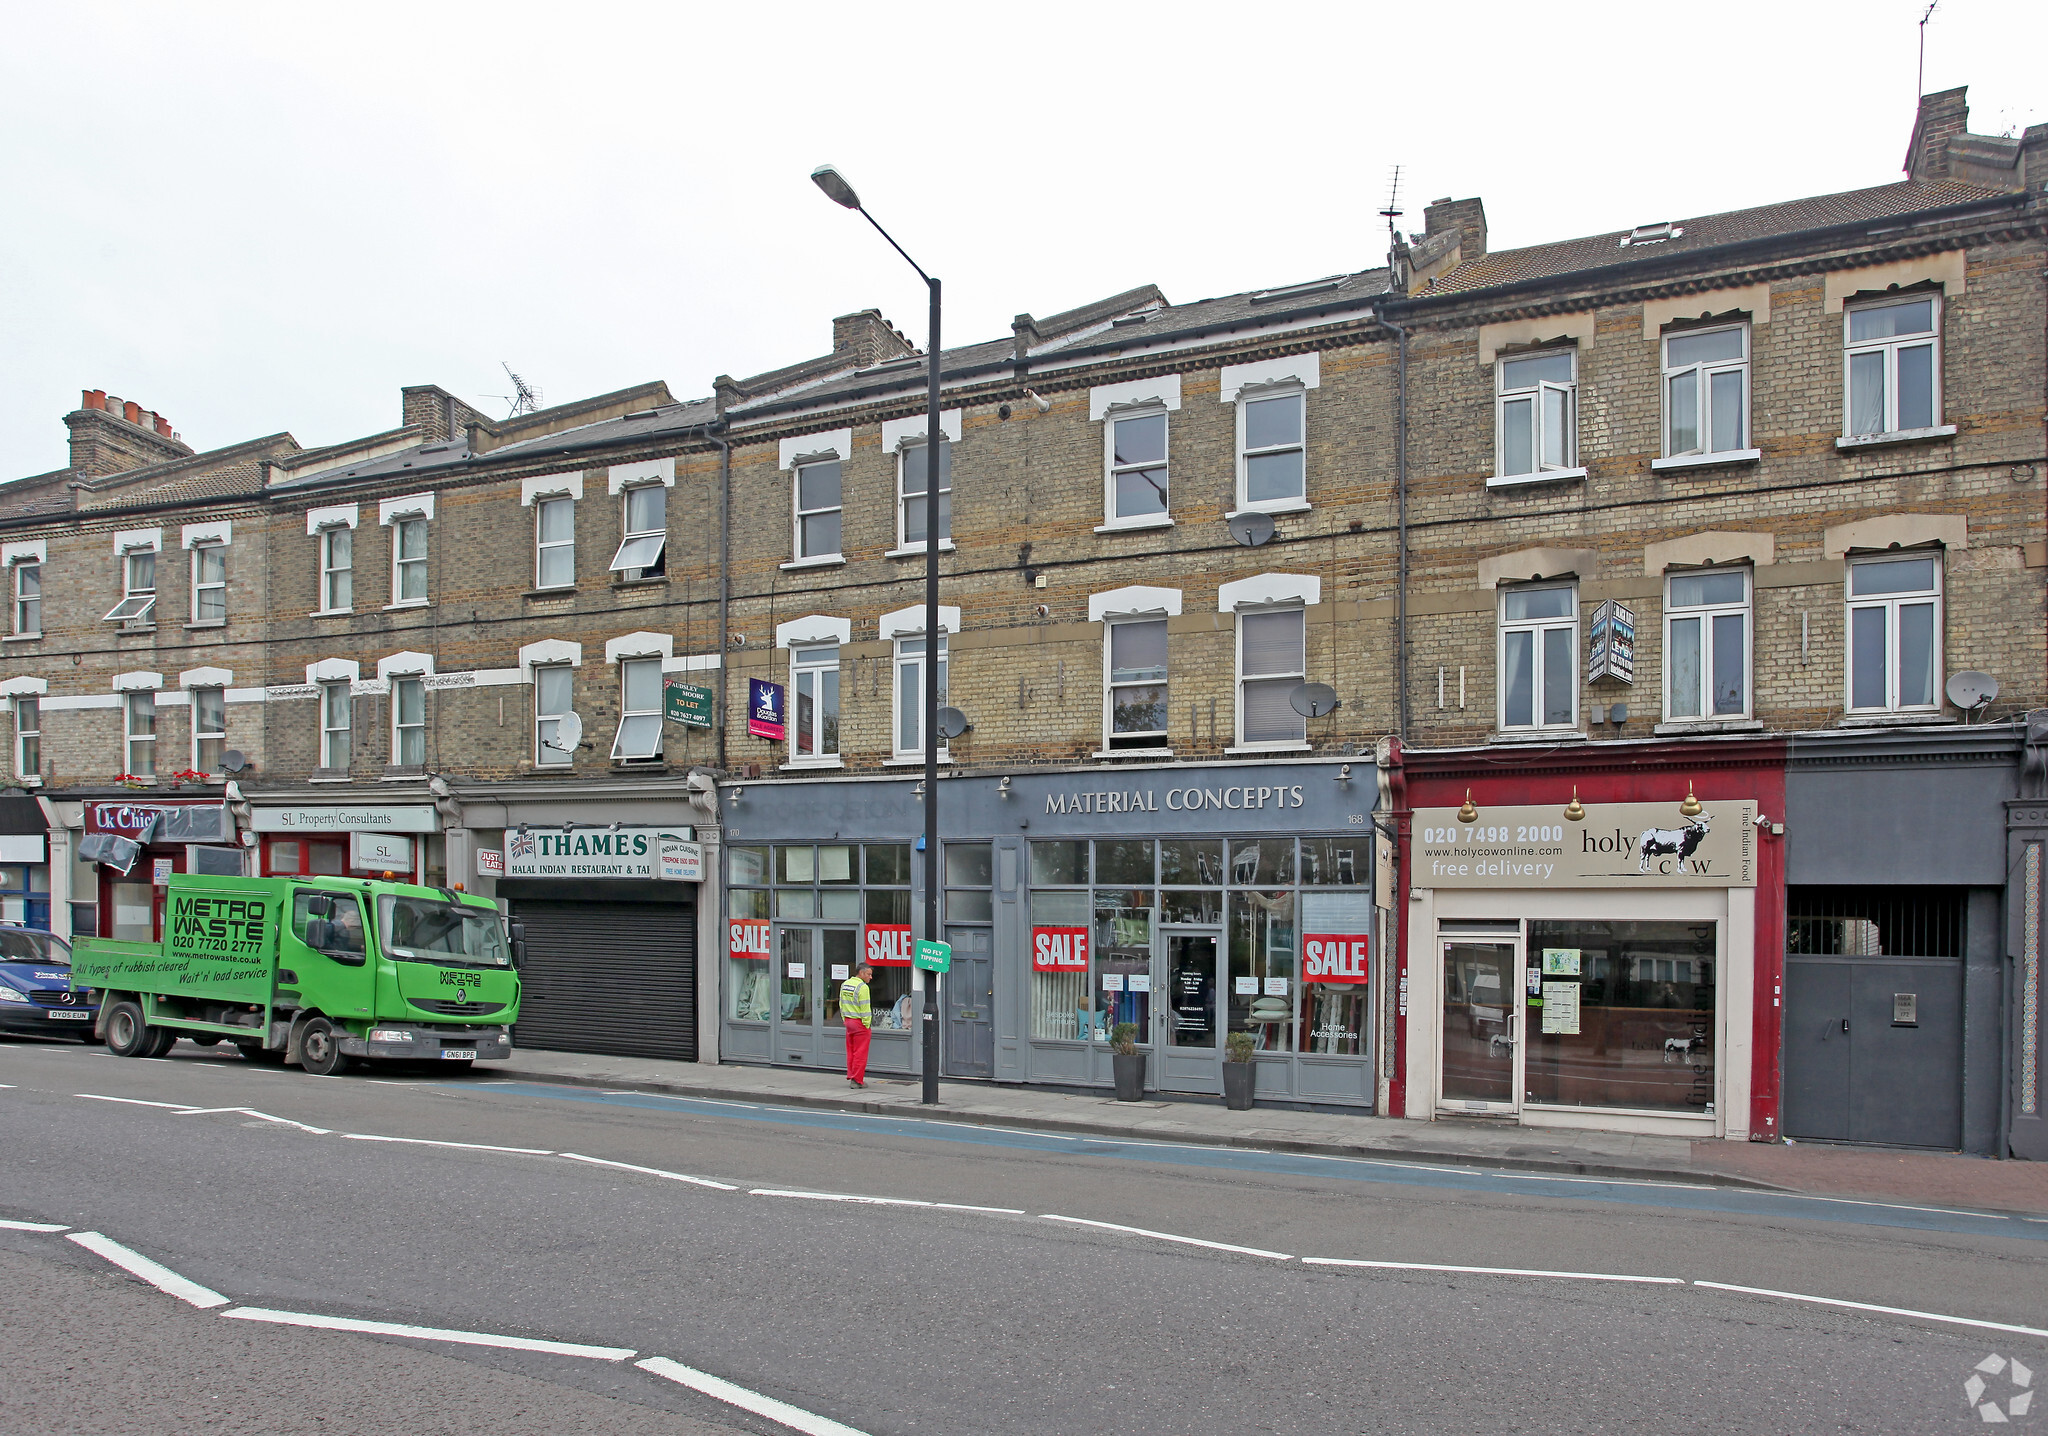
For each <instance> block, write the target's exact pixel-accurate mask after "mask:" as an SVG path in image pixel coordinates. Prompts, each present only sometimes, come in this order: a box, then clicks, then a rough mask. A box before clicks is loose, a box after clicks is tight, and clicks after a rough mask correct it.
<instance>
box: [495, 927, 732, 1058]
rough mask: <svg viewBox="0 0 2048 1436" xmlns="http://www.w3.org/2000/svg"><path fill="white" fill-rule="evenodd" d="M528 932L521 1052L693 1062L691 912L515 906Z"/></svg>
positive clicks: (518, 1032)
mask: <svg viewBox="0 0 2048 1436" xmlns="http://www.w3.org/2000/svg"><path fill="white" fill-rule="evenodd" d="M512 915H513V917H515V918H517V919H518V920H520V921H521V922H524V923H525V924H526V967H525V969H524V970H523V971H522V972H521V974H520V976H521V978H522V980H523V982H524V984H525V992H524V995H523V998H522V1000H521V1003H520V1009H519V1025H518V1026H517V1027H516V1028H514V1029H513V1033H512V1040H513V1043H514V1044H515V1045H516V1046H520V1047H541V1048H550V1049H553V1050H555V1051H558V1052H599V1053H605V1054H608V1055H611V1056H617V1057H666V1058H670V1059H673V1060H675V1061H681V1062H694V1061H696V1060H697V909H696V906H695V905H694V904H690V905H687V906H685V905H674V904H662V905H653V904H634V905H629V904H610V903H571V902H522V901H514V902H513V904H512Z"/></svg>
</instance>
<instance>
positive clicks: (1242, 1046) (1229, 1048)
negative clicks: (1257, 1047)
mask: <svg viewBox="0 0 2048 1436" xmlns="http://www.w3.org/2000/svg"><path fill="white" fill-rule="evenodd" d="M1252 1040H1253V1039H1252V1035H1251V1033H1249V1032H1233V1033H1231V1034H1230V1035H1229V1036H1228V1037H1226V1038H1224V1039H1223V1049H1224V1051H1223V1060H1224V1061H1225V1062H1249V1061H1251V1060H1252Z"/></svg>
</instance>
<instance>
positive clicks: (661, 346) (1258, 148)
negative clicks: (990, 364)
mask: <svg viewBox="0 0 2048 1436" xmlns="http://www.w3.org/2000/svg"><path fill="white" fill-rule="evenodd" d="M1920 10H1921V0H1849V2H1848V3H1836V4H1814V3H1806V0H1771V3H1752V0H1719V3H1716V4H1713V5H1709V6H1705V7H1702V6H1698V5H1683V6H1658V5H1654V4H1644V3H1641V0H1633V3H1624V4H1609V3H1600V4H1578V5H1568V6H1558V5H1550V6H1540V5H1530V4H1527V3H1517V4H1501V5H1498V6H1489V5H1485V4H1477V5H1475V4H1469V3H1468V4H1465V5H1459V6H1442V7H1432V6H1430V5H1427V4H1416V3H1414V0H1405V3H1398V4H1363V3H1354V4H1349V5H1324V4H1314V3H1308V0H1295V3H1292V4H1287V5H1269V6H1257V5H1245V4H1242V3H1222V4H1211V3H1194V0H1184V3H1174V4H1142V5H1141V4H1128V3H1118V0H1091V3H1085V4H1069V3H1062V0H1039V3H1033V4H1019V5H1010V6H989V5H964V4H958V3H955V4H934V5H913V4H894V5H891V4H881V3H872V0H870V3H844V0H841V3H835V4H822V5H811V4H774V5H764V4H753V5H745V4H742V5H722V6H718V7H715V8H714V7H712V6H709V5H676V4H667V5H639V6H635V5H627V4H618V5H581V6H572V5H560V4H556V5H537V4H525V3H512V0H500V3H491V4H477V5H458V4H453V3H437V0H411V3H406V4H386V3H378V0H359V3H353V4H349V5H343V6H318V7H315V6H309V5H277V4H261V5H253V4H252V5H243V4H227V3H200V0H193V3H184V4H175V5H163V4H123V3H113V4H99V5H93V6H89V7H88V6H75V5H58V4H48V3H35V0H5V3H0V22H4V27H5V28H4V33H5V35H6V41H5V44H4V47H0V181H4V188H0V194H4V195H5V197H6V203H5V212H6V219H5V220H4V222H0V478H8V477H16V476H20V475H23V474H30V473H40V472H44V471H46V470H49V469H53V468H58V467H61V466H62V465H63V464H64V463H65V462H66V450H65V430H64V427H63V424H62V422H61V416H62V415H63V414H65V413H66V412H68V411H70V410H71V409H74V408H76V407H77V405H78V395H79V391H80V390H81V389H88V388H104V389H107V390H109V391H110V392H112V393H116V394H119V395H121V396H122V397H123V398H128V399H133V400H135V401H137V402H138V403H140V404H141V405H142V406H143V407H144V408H150V409H155V410H157V411H158V412H159V413H162V414H164V415H166V416H167V417H169V418H170V420H171V421H172V422H173V423H174V424H175V425H176V426H177V428H178V429H179V430H180V431H181V432H182V433H183V435H184V436H185V439H186V441H187V442H189V443H191V444H193V445H194V446H195V447H197V448H200V449H207V448H214V447H218V446H221V445H225V444H230V443H235V442H237V441H240V440H242V439H246V438H251V437H255V436H257V435H261V434H267V433H273V432H276V431H278V430H281V429H288V430H290V431H291V432H292V433H293V434H294V435H295V436H296V437H297V438H298V440H299V441H300V442H301V443H302V444H305V445H308V446H313V445H318V444H324V443H331V442H335V441H337V440H341V439H345V438H349V437H352V436H355V435H359V434H365V433H372V432H375V431H377V430H380V429H384V428H389V427H393V426H395V425H396V424H397V423H398V418H399V399H398V389H399V387H400V386H401V385H404V384H418V383H435V384H440V385H442V386H443V387H445V388H447V389H450V390H452V391H453V392H455V393H457V394H460V395H462V396H463V397H464V398H466V399H469V400H470V401H471V402H473V403H476V404H477V405H478V406H479V407H481V408H483V409H484V410H485V412H487V413H491V414H494V415H495V414H502V413H503V412H505V408H504V405H503V404H502V403H501V402H500V401H498V400H495V399H491V398H487V397H485V396H488V395H495V394H504V393H506V392H507V391H508V389H509V387H510V386H509V384H508V383H507V381H506V379H505V377H504V374H503V372H502V371H501V370H500V369H499V368H498V361H499V360H501V359H503V360H508V361H510V363H511V365H512V367H513V368H515V369H517V370H519V371H520V372H521V373H522V374H524V375H525V376H526V377H527V378H528V379H529V380H531V381H532V382H534V383H536V384H537V385H539V386H540V387H541V389H542V391H543V395H544V398H545V399H546V400H547V401H548V402H550V403H561V402H565V401H568V400H572V399H576V398H580V397H583V396H587V395H592V394H598V393H603V392H605V391H607V390H611V389H617V388H622V387H625V386H627V385H630V384H635V383H640V382H643V381H647V380H652V379H665V380H667V381H668V384H669V387H670V389H671V390H672V391H673V392H674V393H675V394H676V396H677V397H678V398H691V397H696V396H700V395H703V394H707V393H709V392H710V387H711V379H712V376H713V375H715V374H719V373H731V374H734V375H746V374H749V373H754V372H758V371H760V370H764V369H769V368H774V367H777V366H780V365H783V364H788V363H794V362H796V361H798V360H801V359H806V358H810V357H812V356H814V355H817V354H821V353H823V352H825V350H826V349H827V348H829V334H830V320H831V318H832V316H833V315H835V314H841V313H846V312H848V311H851V310H855V309H861V308H865V307H868V306H871V305H872V306H878V307H880V308H881V309H882V310H883V312H884V313H885V314H887V315H888V316H889V317H890V318H891V319H892V320H893V321H894V322H895V323H896V324H897V326H898V327H899V328H901V329H903V330H904V331H905V333H906V334H908V335H909V337H910V338H911V340H912V341H913V342H915V343H918V344H922V343H923V342H924V337H925V331H924V324H925V316H924V294H923V289H922V286H921V285H919V284H918V282H917V279H916V276H915V275H913V274H912V273H911V272H910V270H909V269H908V267H907V266H905V265H904V264H903V263H902V261H901V260H899V259H898V258H897V257H896V256H895V255H894V254H893V253H891V252H890V251H889V250H888V249H887V248H886V246H884V245H883V243H882V241H881V239H880V237H879V236H877V235H875V234H874V233H873V232H872V231H871V230H869V229H868V228H867V226H866V225H865V224H864V223H863V222H862V221H861V220H860V218H859V217H858V216H857V215H854V214H852V213H850V212H848V211H845V210H841V209H838V208H837V207H835V206H833V205H831V204H829V203H828V202H827V201H826V200H825V199H824V197H823V196H822V195H820V194H819V193H818V192H817V191H816V190H815V189H814V188H813V187H812V185H811V184H810V181H809V179H808V174H809V172H810V169H811V167H812V166H813V165H816V164H818V163H820V162H821V161H826V160H830V161H831V162H833V163H835V164H837V165H839V166H840V168H841V169H842V170H843V171H844V172H845V173H846V174H847V175H848V176H849V177H850V178H851V179H852V180H853V181H854V183H855V184H856V185H857V186H858V187H859V189H860V191H861V195H862V198H863V199H864V200H865V201H866V202H867V204H868V206H869V207H870V209H871V210H873V211H874V213H875V214H876V215H877V217H878V218H880V219H881V221H882V223H884V224H885V225H888V226H889V227H890V229H891V230H892V232H894V233H895V235H896V237H897V238H898V239H899V240H900V241H902V242H903V244H904V245H905V247H906V248H908V249H909V250H910V252H911V253H912V254H914V255H916V256H917V257H918V259H919V261H920V262H921V263H922V264H924V265H925V267H926V268H927V269H930V270H931V271H933V272H934V273H936V274H938V275H940V276H941V277H942V278H943V279H944V280H945V282H946V295H947V308H946V316H947V317H946V337H947V339H948V341H949V342H951V343H954V344H959V343H965V342H969V341H973V340H980V339H988V338H994V337H997V336H1000V335H1005V334H1007V333H1008V332H1009V325H1010V318H1011V316H1012V315H1013V314H1016V313H1018V312H1019V311H1024V310H1028V311H1031V312H1033V313H1036V314H1040V315H1044V314H1049V313H1053V312H1055V311H1057V310H1060V309H1065V308H1069V307H1071V306H1074V305H1077V304H1082V303H1086V302H1088V301H1089V300H1092V299H1096V298H1099V297H1102V296H1105V295H1108V294H1112V293H1115V292H1117V291H1119V290H1122V289H1126V288H1129V287H1131V286H1134V285H1138V284H1143V283H1146V282H1151V283H1156V284H1158V285H1159V286H1160V287H1161V288H1163V289H1164V290H1165V291H1166V294H1167V297H1168V298H1169V299H1172V300H1174V301H1176V302H1186V301H1189V300H1193V299H1199V298H1202V297H1205V296H1208V295H1214V294H1227V293H1231V292H1234V291H1237V290H1243V289H1250V288H1257V287H1263V286H1267V285H1273V284H1281V283H1286V282H1289V281H1293V280H1299V279H1305V278H1312V277H1314V276H1317V275H1321V274H1327V273H1332V272H1336V271H1341V270H1352V269H1362V268H1369V267H1372V266H1374V265H1377V264H1379V263H1380V262H1382V260H1383V258H1384V255H1385V252H1386V244H1385V231H1384V222H1383V221H1382V220H1380V219H1379V217H1378V216H1377V214H1376V211H1378V210H1379V209H1380V208H1381V207H1382V205H1383V204H1384V203H1385V200H1386V193H1387V181H1388V175H1389V171H1390V169H1391V167H1392V166H1393V165H1394V164H1396V163H1399V164H1400V165H1402V167H1403V175H1402V182H1401V195H1402V202H1403V207H1404V208H1405V209H1406V210H1407V216H1406V219H1405V220H1404V221H1403V227H1404V228H1407V229H1414V230H1419V229H1420V228H1421V227H1422V207H1423V205H1424V203H1426V202H1427V201H1428V200H1429V199H1431V198H1434V197H1436V196H1439V195H1446V194H1456V195H1459V196H1465V195H1474V194H1477V195H1480V196H1482V197H1483V198H1484V199H1485V201H1486V208H1487V215H1488V219H1489V222H1490V224H1491V227H1492V238H1491V243H1492V245H1493V247H1494V248H1508V247H1511V246H1514V245H1520V244H1530V243H1536V242H1541V241H1545V240H1552V239H1564V238H1569V237H1572V236H1574V235H1580V234H1587V233H1595V232H1599V231H1601V230H1607V229H1614V228H1619V227H1625V226H1628V225H1633V224H1637V223H1644V222H1649V221H1654V220H1661V219H1671V218H1682V217H1685V216H1690V215H1697V214H1706V213H1712V212H1714V211H1718V210H1724V209H1734V208H1740V207H1744V206H1748V205H1755V204H1764V203H1769V202H1772V201H1775V200H1781V199H1790V198H1795V197H1798V196H1802V195H1807V194H1815V193H1824V192H1827V191H1831V190H1842V189H1852V188H1857V187H1861V186H1864V185H1873V184H1884V183H1888V182H1890V181H1892V180H1895V179H1897V178H1900V161H1901V158H1902V156H1903V155H1904V153H1905V146H1906V138H1907V134H1908V130H1909V128H1910V125H1911V122H1912V114H1913V93H1914V65H1915V39H1916V35H1915V28H1914V27H1915V22H1916V21H1917V20H1918V19H1919V16H1920ZM2044 42H2048V4H2042V3H2040V0H1943V3H1942V6H1941V8H1940V9H1939V10H1938V11H1937V12H1936V14H1935V17H1934V20H1933V22H1932V24H1931V25H1930V26H1929V30H1928V45H1927V79H1926V88H1927V89H1929V90H1935V89H1941V88H1946V87H1949V86H1953V85H1960V84H1968V85H1969V86H1970V87H1971V91H1970V98H1971V101H1972V113H1971V128H1972V129H1974V130H1977V131H1980V132H1990V133H2000V132H2003V131H2005V130H2006V129H2007V128H2008V127H2010V126H2023V125H2025V124H2028V123H2037V122H2040V121H2042V120H2044V119H2048V83H2044V82H2043V81H2042V80H2041V78H2040V69H2039V60H2040V56H2041V55H2042V54H2043V53H2044V52H2048V43H2044ZM934 111H936V115H937V117H936V118H933V117H932V115H933V112H934ZM2015 132H2016V131H2015Z"/></svg>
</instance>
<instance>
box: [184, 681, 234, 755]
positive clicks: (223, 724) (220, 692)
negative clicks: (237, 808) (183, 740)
mask: <svg viewBox="0 0 2048 1436" xmlns="http://www.w3.org/2000/svg"><path fill="white" fill-rule="evenodd" d="M209 698H210V699H212V700H213V701H217V702H218V703H219V704H220V727H219V728H217V729H215V728H202V727H201V726H200V722H199V718H200V710H201V709H202V708H203V707H204V705H205V704H206V702H207V701H208V699H209ZM191 711H192V770H193V771H194V772H197V773H206V774H209V775H212V774H218V773H221V772H222V771H224V770H223V769H222V768H221V766H220V764H219V762H218V761H216V762H214V763H212V764H208V763H207V762H205V761H204V759H205V756H206V754H205V748H204V746H203V745H205V744H206V743H209V742H211V743H214V744H217V745H218V746H217V747H215V749H214V753H213V756H214V758H215V759H218V758H219V757H220V754H221V750H222V749H224V748H226V747H227V741H228V695H227V690H226V689H224V688H194V689H193V690H192V710H191Z"/></svg>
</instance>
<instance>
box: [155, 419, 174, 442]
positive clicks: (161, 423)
mask: <svg viewBox="0 0 2048 1436" xmlns="http://www.w3.org/2000/svg"><path fill="white" fill-rule="evenodd" d="M156 431H157V432H158V433H159V434H162V435H163V436H164V437H165V438H166V439H175V438H177V437H178V435H177V433H176V431H175V430H173V429H172V428H171V421H170V420H169V419H166V418H165V417H164V416H163V415H161V414H159V415H157V416H156Z"/></svg>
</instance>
